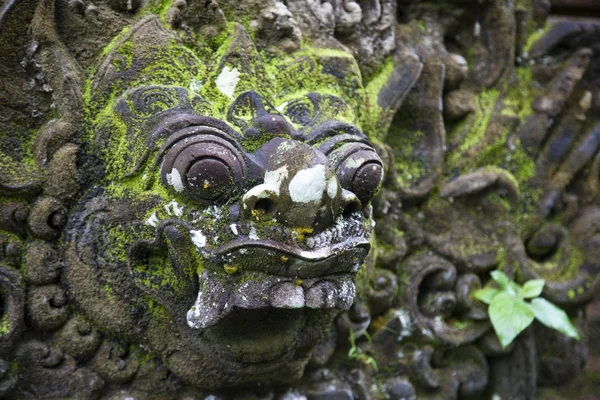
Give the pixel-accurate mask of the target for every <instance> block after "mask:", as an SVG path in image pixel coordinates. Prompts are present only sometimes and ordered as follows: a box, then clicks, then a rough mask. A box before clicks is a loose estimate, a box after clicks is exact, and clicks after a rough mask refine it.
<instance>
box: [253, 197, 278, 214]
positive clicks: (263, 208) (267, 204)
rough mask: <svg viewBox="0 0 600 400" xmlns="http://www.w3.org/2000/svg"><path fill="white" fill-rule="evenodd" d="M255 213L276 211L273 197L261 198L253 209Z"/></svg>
mask: <svg viewBox="0 0 600 400" xmlns="http://www.w3.org/2000/svg"><path fill="white" fill-rule="evenodd" d="M252 212H253V213H260V214H273V213H274V212H275V203H274V202H273V200H271V199H259V200H258V201H257V202H256V203H255V204H254V207H253V209H252Z"/></svg>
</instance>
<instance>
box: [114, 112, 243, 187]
mask: <svg viewBox="0 0 600 400" xmlns="http://www.w3.org/2000/svg"><path fill="white" fill-rule="evenodd" d="M193 127H197V128H198V131H199V130H200V129H202V128H206V129H207V131H209V132H210V133H213V134H214V133H220V134H219V136H222V137H223V138H224V139H226V140H228V141H230V142H231V143H232V144H233V145H234V146H236V147H239V143H238V141H239V140H241V139H242V136H241V135H240V134H238V133H237V132H236V131H234V130H233V129H232V128H231V127H230V126H229V125H228V124H226V123H225V122H223V121H221V120H220V119H216V118H213V117H206V116H200V115H195V114H176V115H174V116H171V117H169V118H165V119H163V120H161V121H160V122H159V123H158V124H157V125H156V126H155V127H154V129H153V130H152V132H150V135H148V141H147V149H146V151H145V153H144V155H143V156H142V158H141V159H140V161H139V162H138V163H137V165H136V166H135V168H134V169H133V170H132V171H131V172H128V173H127V174H125V175H124V177H125V178H128V177H131V176H133V175H135V174H136V173H137V172H138V171H139V170H140V169H141V168H142V167H143V165H144V164H146V162H147V161H148V158H149V157H150V155H151V154H152V152H154V151H155V150H156V147H157V146H158V141H159V140H160V139H163V138H167V141H165V143H163V145H162V146H161V150H160V152H159V155H158V156H157V161H156V163H158V161H159V160H160V158H161V154H162V153H164V151H165V146H167V144H168V143H170V145H168V147H170V146H171V145H173V144H174V143H175V142H176V141H177V140H179V139H180V137H179V138H177V140H175V141H173V140H169V139H170V138H171V136H172V135H173V134H174V133H176V132H179V131H182V130H184V129H186V128H193ZM198 131H197V130H191V131H190V132H189V134H196V133H198ZM177 136H180V135H177ZM168 147H167V148H168ZM156 163H155V165H154V166H153V167H152V168H153V169H154V168H156Z"/></svg>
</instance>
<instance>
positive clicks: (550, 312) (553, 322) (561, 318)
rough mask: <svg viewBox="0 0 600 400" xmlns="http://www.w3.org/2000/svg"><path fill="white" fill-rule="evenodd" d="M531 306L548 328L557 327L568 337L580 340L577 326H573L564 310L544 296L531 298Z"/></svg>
mask: <svg viewBox="0 0 600 400" xmlns="http://www.w3.org/2000/svg"><path fill="white" fill-rule="evenodd" d="M529 308H531V311H533V313H534V314H535V318H536V319H537V320H538V321H540V322H541V323H542V324H544V325H546V326H547V327H548V328H552V329H556V330H557V331H559V332H561V333H562V334H564V335H567V336H568V337H571V338H573V339H577V340H580V337H579V332H578V331H577V328H575V327H574V326H573V324H572V323H571V320H570V319H569V316H568V315H567V313H566V312H564V310H561V309H560V308H558V307H557V306H555V305H554V304H552V303H550V302H549V301H548V300H546V299H542V298H537V299H533V300H531V304H530V305H529Z"/></svg>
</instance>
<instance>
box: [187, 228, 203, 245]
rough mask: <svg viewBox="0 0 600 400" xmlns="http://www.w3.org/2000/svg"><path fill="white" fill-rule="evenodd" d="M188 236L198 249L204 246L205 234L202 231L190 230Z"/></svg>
mask: <svg viewBox="0 0 600 400" xmlns="http://www.w3.org/2000/svg"><path fill="white" fill-rule="evenodd" d="M190 237H191V239H192V243H194V246H196V247H197V248H199V249H200V248H202V247H204V246H206V236H204V234H203V233H202V231H200V230H198V231H190Z"/></svg>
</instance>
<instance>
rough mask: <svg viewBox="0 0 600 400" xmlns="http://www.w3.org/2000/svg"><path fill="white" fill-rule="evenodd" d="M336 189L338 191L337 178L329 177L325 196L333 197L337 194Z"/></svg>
mask: <svg viewBox="0 0 600 400" xmlns="http://www.w3.org/2000/svg"><path fill="white" fill-rule="evenodd" d="M337 191H338V183H337V179H335V178H331V179H330V180H329V183H328V184H327V196H329V198H330V199H333V198H335V195H337Z"/></svg>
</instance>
